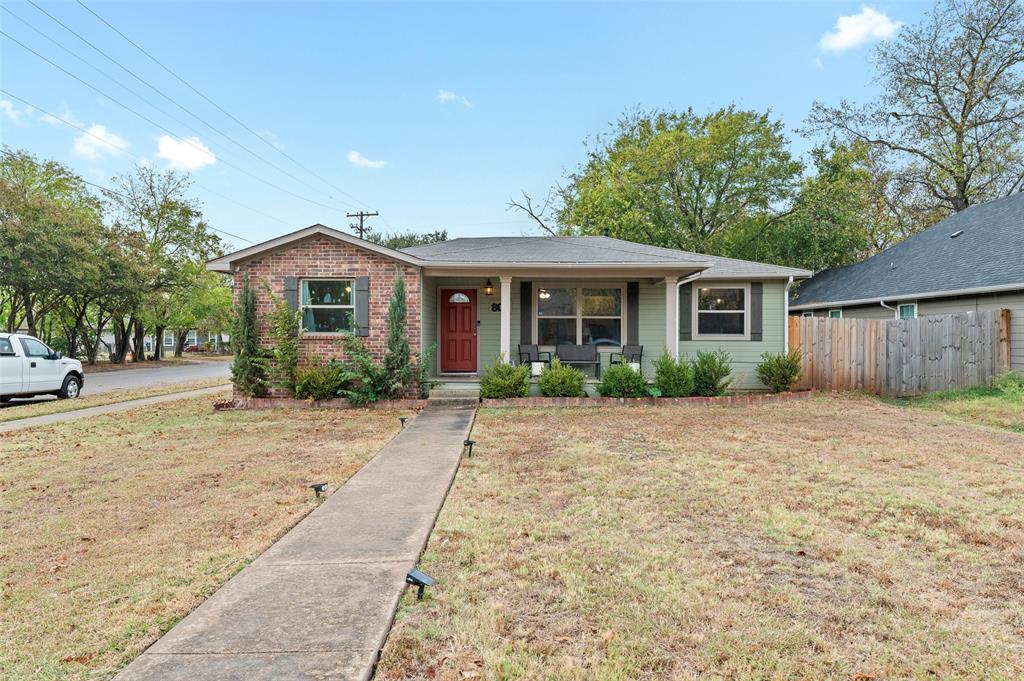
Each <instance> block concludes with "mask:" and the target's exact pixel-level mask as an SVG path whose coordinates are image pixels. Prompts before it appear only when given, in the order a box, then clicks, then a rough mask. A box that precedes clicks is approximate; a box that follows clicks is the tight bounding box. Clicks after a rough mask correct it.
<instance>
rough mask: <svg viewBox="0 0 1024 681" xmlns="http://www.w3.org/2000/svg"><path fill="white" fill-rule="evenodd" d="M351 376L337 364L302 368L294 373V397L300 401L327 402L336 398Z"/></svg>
mask: <svg viewBox="0 0 1024 681" xmlns="http://www.w3.org/2000/svg"><path fill="white" fill-rule="evenodd" d="M351 378H352V374H350V373H349V372H347V371H345V369H344V368H342V367H341V365H338V364H324V365H322V366H312V367H303V368H300V369H298V371H297V372H296V379H295V396H296V397H298V398H299V399H300V400H329V399H331V398H334V397H337V396H338V395H339V394H340V393H341V392H342V390H344V388H345V385H346V384H347V383H348V382H349V380H351Z"/></svg>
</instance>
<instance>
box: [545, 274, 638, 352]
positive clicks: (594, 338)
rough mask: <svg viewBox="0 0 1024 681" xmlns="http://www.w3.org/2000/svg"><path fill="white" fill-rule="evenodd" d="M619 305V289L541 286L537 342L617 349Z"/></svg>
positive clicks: (620, 320) (620, 326) (619, 329)
mask: <svg viewBox="0 0 1024 681" xmlns="http://www.w3.org/2000/svg"><path fill="white" fill-rule="evenodd" d="M622 304H623V288H622V286H545V287H540V288H538V289H537V343H538V344H539V345H558V344H571V345H597V346H601V347H620V346H621V345H622V320H623V311H622Z"/></svg>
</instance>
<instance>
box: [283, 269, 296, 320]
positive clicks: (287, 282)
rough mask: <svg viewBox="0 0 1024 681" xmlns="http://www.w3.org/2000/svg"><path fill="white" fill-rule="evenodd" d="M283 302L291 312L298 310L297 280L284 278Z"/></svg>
mask: <svg viewBox="0 0 1024 681" xmlns="http://www.w3.org/2000/svg"><path fill="white" fill-rule="evenodd" d="M284 300H285V302H286V303H288V307H290V308H291V309H292V311H293V312H294V311H295V310H298V309H299V280H298V279H296V278H295V277H285V278H284Z"/></svg>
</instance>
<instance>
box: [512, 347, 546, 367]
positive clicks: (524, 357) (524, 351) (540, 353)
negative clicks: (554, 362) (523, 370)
mask: <svg viewBox="0 0 1024 681" xmlns="http://www.w3.org/2000/svg"><path fill="white" fill-rule="evenodd" d="M531 362H544V363H545V364H547V365H548V366H550V365H551V353H550V352H548V351H547V350H541V349H540V346H539V345H523V344H522V343H520V344H519V363H520V364H529V363H531Z"/></svg>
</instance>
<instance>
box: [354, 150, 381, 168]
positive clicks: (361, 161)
mask: <svg viewBox="0 0 1024 681" xmlns="http://www.w3.org/2000/svg"><path fill="white" fill-rule="evenodd" d="M345 158H347V159H348V162H349V163H351V164H352V165H354V166H355V167H357V168H383V167H384V166H386V165H387V164H388V162H387V161H371V160H370V159H368V158H366V157H365V156H363V155H362V154H360V153H359V152H358V151H354V150H353V151H350V152H348V153H347V154H345Z"/></svg>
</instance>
